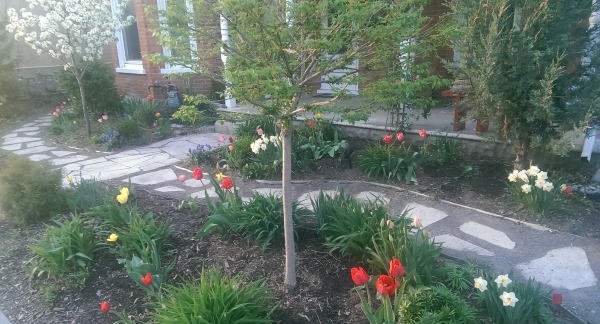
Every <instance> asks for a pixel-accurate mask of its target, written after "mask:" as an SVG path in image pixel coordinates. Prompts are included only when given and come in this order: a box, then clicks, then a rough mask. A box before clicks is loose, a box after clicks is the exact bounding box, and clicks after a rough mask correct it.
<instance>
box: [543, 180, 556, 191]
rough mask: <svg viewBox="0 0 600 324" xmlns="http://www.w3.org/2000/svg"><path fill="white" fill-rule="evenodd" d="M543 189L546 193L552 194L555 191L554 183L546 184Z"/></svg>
mask: <svg viewBox="0 0 600 324" xmlns="http://www.w3.org/2000/svg"><path fill="white" fill-rule="evenodd" d="M542 189H544V191H548V192H550V191H551V190H552V189H554V185H553V184H552V182H546V183H544V187H543V188H542Z"/></svg>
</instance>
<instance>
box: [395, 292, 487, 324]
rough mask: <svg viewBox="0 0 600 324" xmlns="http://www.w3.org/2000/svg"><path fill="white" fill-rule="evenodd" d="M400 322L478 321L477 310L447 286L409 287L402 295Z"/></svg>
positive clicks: (455, 323) (465, 323) (462, 323)
mask: <svg viewBox="0 0 600 324" xmlns="http://www.w3.org/2000/svg"><path fill="white" fill-rule="evenodd" d="M400 303H402V305H403V307H400V308H399V312H398V323H448V324H468V323H477V320H476V319H477V318H476V311H475V309H473V307H471V306H469V304H467V303H466V302H465V301H464V300H463V299H462V298H461V297H460V296H458V295H457V294H456V293H454V292H453V291H451V290H449V289H448V288H446V287H443V286H440V287H436V286H432V287H425V286H420V287H409V288H408V289H406V290H405V291H404V294H402V296H401V297H400Z"/></svg>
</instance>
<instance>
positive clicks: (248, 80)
mask: <svg viewBox="0 0 600 324" xmlns="http://www.w3.org/2000/svg"><path fill="white" fill-rule="evenodd" d="M191 2H192V4H193V5H192V7H193V11H194V12H193V14H190V13H189V10H190V8H188V7H187V6H184V5H182V4H183V3H185V2H184V1H181V0H168V1H167V9H166V10H165V11H161V12H160V17H163V18H164V19H162V21H161V24H160V30H158V31H157V32H156V36H157V37H159V39H160V40H161V43H162V45H163V46H165V47H167V48H170V49H172V50H173V52H174V53H177V54H178V55H173V56H169V57H163V58H162V60H163V61H166V62H169V63H172V64H176V65H181V66H185V67H189V68H191V69H192V70H194V71H195V72H198V73H201V74H204V75H210V76H211V77H212V78H214V79H216V80H219V81H221V82H223V83H225V84H226V85H227V86H228V87H229V89H230V91H231V94H232V95H233V96H234V97H236V98H238V99H240V100H243V101H245V102H249V103H252V104H253V105H255V106H257V107H259V108H260V111H261V113H262V114H265V115H269V116H273V117H274V118H275V119H276V120H277V122H278V125H279V129H280V136H281V142H282V150H283V153H282V156H283V163H282V164H283V166H282V169H283V170H282V194H283V205H284V232H285V254H286V270H285V284H287V285H289V286H294V285H295V284H296V270H295V248H294V234H293V233H294V231H293V222H292V208H291V207H292V193H291V162H292V161H291V155H292V151H291V150H292V148H291V145H292V138H291V136H292V122H293V121H294V119H295V118H296V116H297V115H298V114H299V113H301V112H304V111H310V110H315V107H318V106H321V107H322V106H324V105H326V104H328V103H330V102H332V101H334V100H336V99H339V98H341V97H343V96H344V95H345V94H346V93H347V91H345V87H344V86H343V84H352V83H354V82H356V81H357V80H358V78H357V76H358V71H357V70H356V69H349V68H347V66H349V65H351V64H352V63H353V62H355V60H367V61H368V60H375V57H376V56H377V49H378V46H379V44H380V43H382V42H389V41H391V40H388V39H386V38H385V37H381V36H382V35H389V34H390V31H392V30H401V29H402V28H406V27H407V25H410V24H415V23H416V24H418V23H419V20H418V19H413V18H412V17H413V16H414V12H413V11H410V12H409V13H407V15H410V19H404V18H405V17H404V16H403V13H404V12H405V11H406V10H407V9H408V7H407V5H405V4H403V1H388V0H369V1H364V0H297V1H293V0H221V1H212V0H192V1H191ZM409 2H412V1H409ZM221 25H228V28H227V31H228V33H229V39H227V38H226V37H223V39H225V40H222V37H221V36H222V35H221V32H222V30H221V28H220V26H221ZM414 27H415V26H411V28H414ZM190 36H193V37H194V38H195V39H196V40H197V41H198V44H199V45H201V46H198V49H196V48H190V45H189V41H188V40H189V37H190ZM211 44H212V45H214V46H211ZM221 52H223V54H224V55H226V56H227V60H226V66H225V68H224V69H222V68H218V67H215V59H214V58H215V57H216V56H218V55H219V54H220V53H221ZM336 70H337V71H336ZM333 71H336V72H340V76H339V77H337V78H335V80H331V79H330V81H329V82H330V83H335V84H338V85H339V89H338V91H337V93H335V94H334V97H333V98H330V99H328V100H326V101H323V102H317V103H312V104H311V105H301V103H300V98H301V96H302V95H303V94H306V93H310V92H311V86H312V85H313V84H314V83H315V82H318V81H319V80H320V78H321V76H325V75H328V74H329V73H331V72H333ZM363 112H364V111H363Z"/></svg>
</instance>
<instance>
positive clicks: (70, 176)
mask: <svg viewBox="0 0 600 324" xmlns="http://www.w3.org/2000/svg"><path fill="white" fill-rule="evenodd" d="M67 181H69V183H71V182H73V176H72V175H68V176H67Z"/></svg>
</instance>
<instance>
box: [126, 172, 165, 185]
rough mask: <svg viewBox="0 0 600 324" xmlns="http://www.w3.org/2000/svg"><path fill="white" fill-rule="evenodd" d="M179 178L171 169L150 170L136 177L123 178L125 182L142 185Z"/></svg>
mask: <svg viewBox="0 0 600 324" xmlns="http://www.w3.org/2000/svg"><path fill="white" fill-rule="evenodd" d="M172 180H177V175H176V174H175V172H173V170H171V169H163V170H158V171H154V172H148V173H144V174H140V175H138V176H135V177H131V178H129V180H123V181H124V182H129V181H131V183H135V184H140V185H154V184H157V183H161V182H167V181H172Z"/></svg>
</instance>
